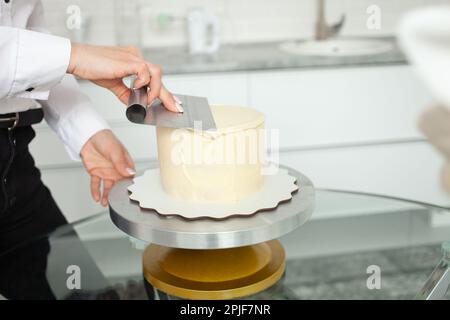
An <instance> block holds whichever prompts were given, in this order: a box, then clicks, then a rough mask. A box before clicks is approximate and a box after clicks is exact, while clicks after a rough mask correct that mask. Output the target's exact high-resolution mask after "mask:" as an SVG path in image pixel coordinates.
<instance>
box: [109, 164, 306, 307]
mask: <svg viewBox="0 0 450 320" xmlns="http://www.w3.org/2000/svg"><path fill="white" fill-rule="evenodd" d="M157 167H158V165H157V164H154V165H153V166H152V167H151V168H157ZM281 168H284V169H286V170H288V172H289V174H290V175H292V176H294V177H295V178H296V179H297V184H298V185H299V190H298V191H297V192H296V193H294V194H293V195H292V199H290V200H289V201H286V202H282V203H280V204H279V205H278V206H277V207H276V208H274V209H271V210H266V211H260V212H258V213H256V214H253V215H251V216H233V217H229V218H226V219H223V220H214V219H208V218H203V219H196V220H188V219H184V218H182V217H179V216H163V215H160V214H158V213H157V212H154V211H151V210H145V209H141V208H140V207H139V204H138V203H136V202H134V201H132V200H130V198H129V192H128V187H129V186H130V185H131V184H132V183H133V181H132V179H125V180H122V181H119V182H118V183H117V184H116V185H115V186H114V187H113V188H112V189H111V192H110V196H109V211H110V217H111V220H112V221H113V223H114V224H115V225H116V226H117V227H118V228H119V229H120V230H122V231H123V232H125V233H126V234H128V235H130V236H131V237H134V238H137V239H140V240H143V241H146V242H149V243H150V245H148V246H147V248H146V249H145V251H144V254H143V274H144V279H145V282H146V284H147V289H148V290H149V291H152V290H155V291H158V292H164V293H165V294H169V295H171V296H176V297H180V298H185V299H233V298H240V297H248V296H250V295H253V294H255V293H257V292H260V291H262V290H265V289H267V288H269V287H271V286H273V285H274V284H275V283H276V282H278V280H279V279H280V278H281V277H282V275H283V273H284V270H285V254H284V249H283V247H282V245H281V243H280V242H279V241H278V240H276V239H277V238H279V237H281V236H283V235H285V234H287V233H289V232H291V231H293V230H295V229H296V228H298V227H299V226H301V225H302V224H304V223H305V222H306V221H307V220H308V219H309V218H310V216H311V214H312V212H313V209H314V186H313V184H312V182H311V181H310V180H309V179H308V178H307V177H306V176H305V175H303V174H301V173H300V172H298V171H296V170H294V169H292V168H289V167H286V166H281ZM149 294H150V292H149Z"/></svg>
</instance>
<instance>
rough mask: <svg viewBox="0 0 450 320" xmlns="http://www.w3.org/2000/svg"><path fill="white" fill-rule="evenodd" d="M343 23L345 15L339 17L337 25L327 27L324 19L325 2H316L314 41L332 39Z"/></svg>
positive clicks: (318, 0)
mask: <svg viewBox="0 0 450 320" xmlns="http://www.w3.org/2000/svg"><path fill="white" fill-rule="evenodd" d="M344 22H345V14H343V15H342V16H341V19H340V20H339V22H338V23H336V24H334V25H328V24H327V21H326V18H325V0H317V20H316V34H315V39H316V40H318V41H320V40H326V39H329V38H331V37H334V36H335V35H337V34H338V32H339V31H340V30H341V29H342V26H343V25H344Z"/></svg>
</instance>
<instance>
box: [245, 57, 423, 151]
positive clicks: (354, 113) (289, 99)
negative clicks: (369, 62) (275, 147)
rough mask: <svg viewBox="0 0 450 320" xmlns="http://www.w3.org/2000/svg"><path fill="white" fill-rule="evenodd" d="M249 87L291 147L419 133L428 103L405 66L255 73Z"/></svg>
mask: <svg viewBox="0 0 450 320" xmlns="http://www.w3.org/2000/svg"><path fill="white" fill-rule="evenodd" d="M249 92H250V104H251V105H252V106H255V107H256V108H258V109H260V110H261V111H263V112H264V113H265V114H266V115H267V123H266V125H267V127H268V128H274V129H278V130H280V138H281V146H282V147H290V148H295V147H298V146H314V145H333V144H336V143H347V142H364V141H377V140H386V139H402V138H409V137H418V136H419V135H420V134H419V133H418V131H417V129H416V121H417V116H418V114H419V113H420V112H421V110H423V108H424V107H425V106H427V105H430V104H431V103H432V100H431V98H430V95H429V94H428V93H427V92H426V91H425V89H424V88H423V86H422V84H421V83H420V82H419V81H418V80H417V79H416V77H415V76H414V74H413V73H412V70H411V69H410V68H409V67H407V66H391V67H370V68H369V67H364V68H346V69H322V70H295V71H279V72H260V73H253V74H251V75H250V76H249Z"/></svg>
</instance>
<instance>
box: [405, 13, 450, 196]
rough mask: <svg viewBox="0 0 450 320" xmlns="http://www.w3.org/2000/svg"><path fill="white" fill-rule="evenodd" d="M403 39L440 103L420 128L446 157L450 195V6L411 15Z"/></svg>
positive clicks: (427, 113) (423, 118)
mask: <svg viewBox="0 0 450 320" xmlns="http://www.w3.org/2000/svg"><path fill="white" fill-rule="evenodd" d="M399 40H400V44H401V45H402V46H403V48H404V50H405V53H406V55H407V57H408V59H409V60H410V62H411V64H412V65H413V67H414V68H415V69H416V71H417V72H418V73H419V74H420V75H421V76H422V78H423V80H424V82H425V83H426V85H427V86H428V88H429V89H430V91H431V93H432V94H433V97H434V98H435V99H436V101H437V103H438V104H439V106H438V107H433V108H429V109H428V110H426V111H425V112H424V113H423V114H422V116H421V118H420V122H419V126H420V129H421V130H422V132H423V133H424V134H425V136H426V137H427V138H428V140H429V142H430V143H431V144H432V145H433V146H434V147H435V148H436V149H437V150H439V152H440V153H441V154H442V155H443V156H444V158H445V163H444V166H443V169H442V181H443V187H444V189H446V191H447V192H449V193H450V6H438V7H431V8H426V9H422V10H415V11H412V12H410V13H408V14H407V15H406V16H405V18H404V19H403V20H402V21H401V23H400V27H399Z"/></svg>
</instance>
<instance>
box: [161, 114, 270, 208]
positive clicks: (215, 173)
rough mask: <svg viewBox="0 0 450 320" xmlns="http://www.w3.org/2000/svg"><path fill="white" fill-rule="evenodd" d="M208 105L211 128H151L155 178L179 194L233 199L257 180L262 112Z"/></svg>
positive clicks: (248, 190) (203, 198)
mask: <svg viewBox="0 0 450 320" xmlns="http://www.w3.org/2000/svg"><path fill="white" fill-rule="evenodd" d="M211 110H212V113H213V116H214V120H215V122H216V126H217V131H213V132H209V131H201V130H192V129H173V128H160V127H158V128H157V141H158V158H159V164H160V176H161V183H162V186H163V188H164V190H165V192H167V193H168V194H170V195H171V196H173V197H176V198H179V199H182V200H189V201H194V202H212V203H232V202H238V201H239V200H241V199H243V198H245V197H248V196H250V195H251V194H253V193H255V192H257V191H258V190H259V189H260V188H261V186H262V183H263V177H262V174H261V167H262V163H263V147H264V134H263V131H262V130H263V128H264V115H263V114H262V113H260V112H258V111H256V110H255V109H251V108H246V107H231V106H211ZM198 129H200V128H198Z"/></svg>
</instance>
